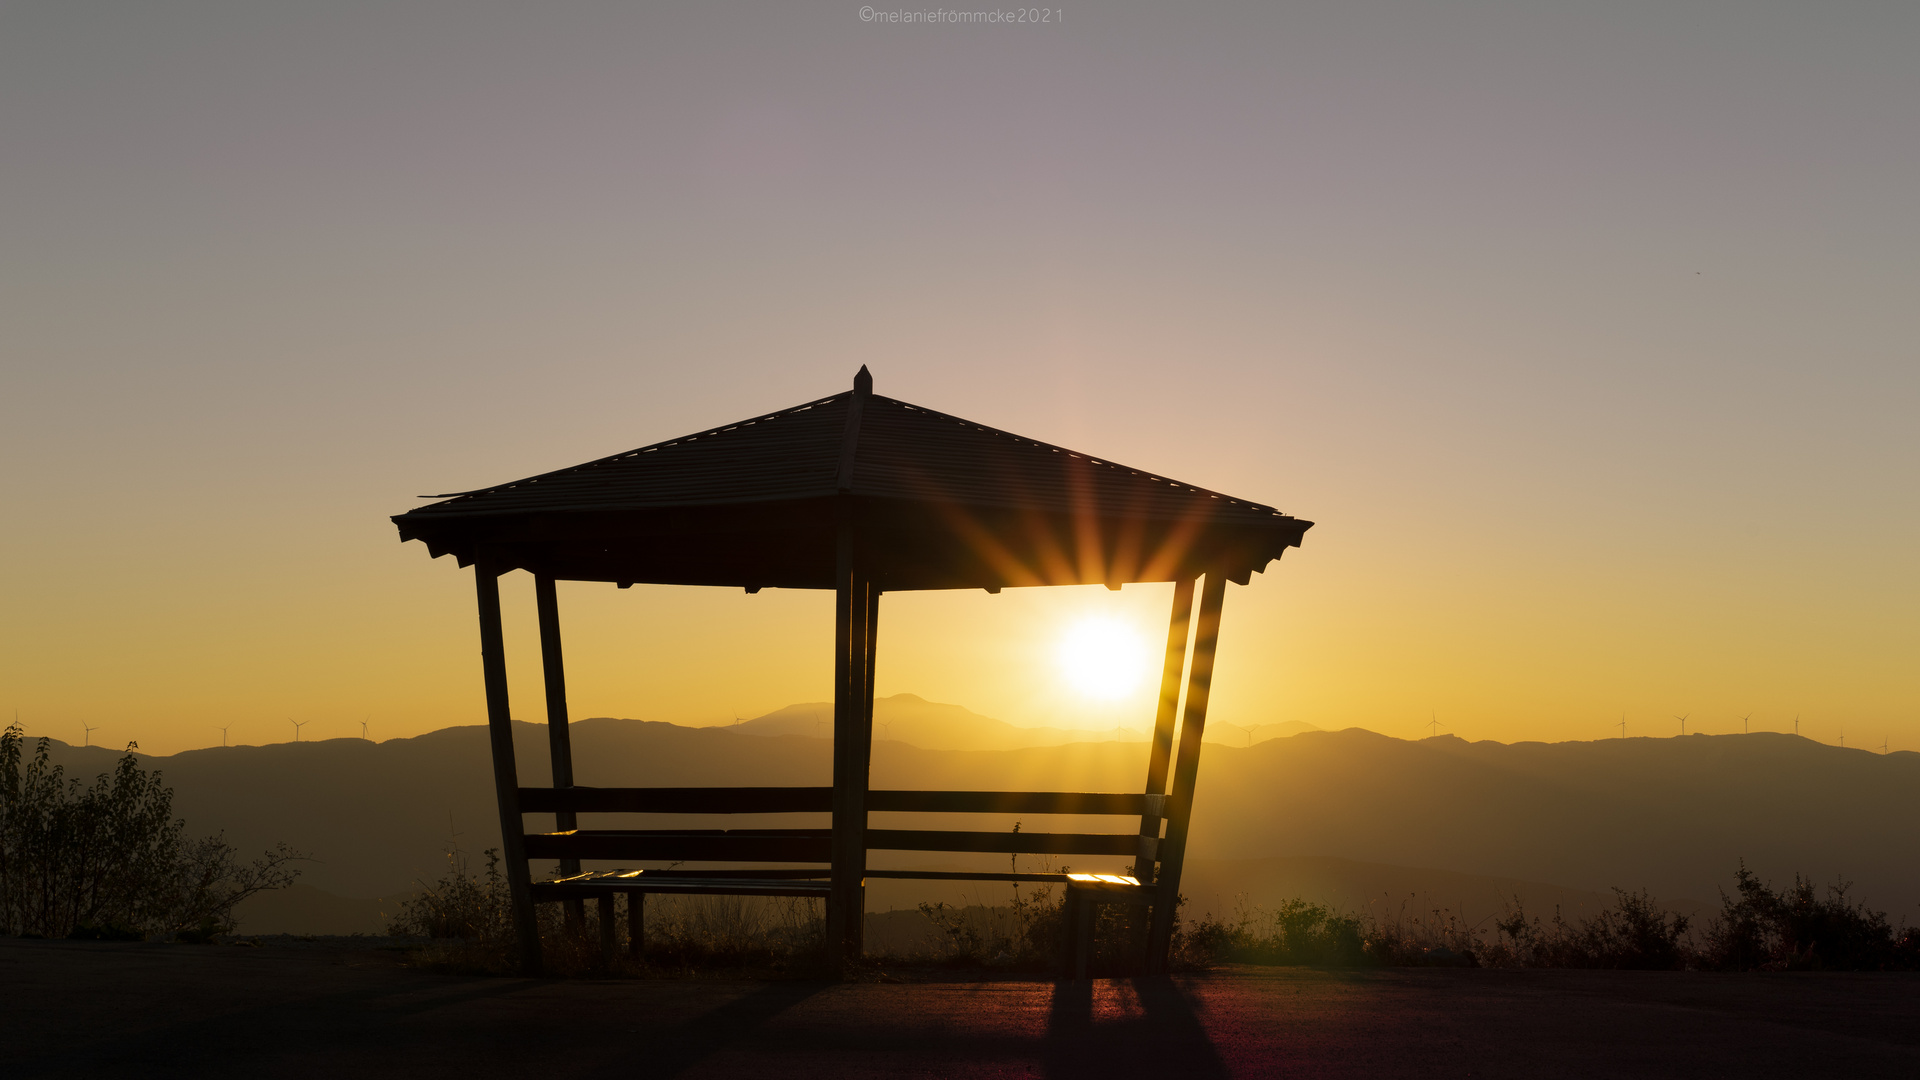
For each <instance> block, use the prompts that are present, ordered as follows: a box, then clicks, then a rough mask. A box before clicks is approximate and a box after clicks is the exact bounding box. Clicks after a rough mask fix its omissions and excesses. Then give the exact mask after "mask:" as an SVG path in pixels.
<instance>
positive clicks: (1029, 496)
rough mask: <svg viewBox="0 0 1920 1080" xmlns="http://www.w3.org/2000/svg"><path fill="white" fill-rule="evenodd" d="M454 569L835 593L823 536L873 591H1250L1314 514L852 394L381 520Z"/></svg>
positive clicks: (868, 393) (863, 377) (831, 558)
mask: <svg viewBox="0 0 1920 1080" xmlns="http://www.w3.org/2000/svg"><path fill="white" fill-rule="evenodd" d="M393 521H394V523H395V524H396V525H398V526H399V529H400V536H401V539H402V540H416V539H417V540H422V541H425V542H426V544H427V547H428V549H429V550H430V551H431V552H432V553H433V554H434V555H435V556H436V557H437V556H440V555H445V554H452V555H454V556H456V557H457V558H458V559H459V561H460V563H461V564H462V565H465V564H467V563H469V562H471V561H473V560H474V559H475V558H476V557H477V555H478V552H479V550H480V549H481V548H482V547H484V548H485V549H486V558H487V559H488V561H489V562H492V563H497V564H499V565H500V566H501V567H502V568H505V569H513V568H523V569H527V570H532V571H534V572H536V573H542V574H548V575H551V576H553V577H555V578H560V579H567V580H593V581H614V582H619V583H621V584H630V583H633V582H657V583H666V584H703V585H734V586H744V587H746V588H749V589H758V588H761V587H766V586H772V587H787V588H831V587H832V586H833V574H834V565H835V558H836V551H837V546H836V545H837V538H838V536H839V535H840V530H841V529H842V528H843V527H844V526H851V527H852V529H853V530H854V533H855V535H856V536H857V537H858V540H857V543H858V545H859V550H860V552H861V555H860V558H861V560H862V562H863V564H864V565H865V566H867V567H868V571H869V573H870V575H871V576H872V578H873V580H874V581H875V582H876V583H877V584H879V585H880V586H881V587H882V588H885V589H926V588H988V589H995V590H997V589H999V588H1001V587H1002V586H1017V585H1063V584H1083V583H1105V584H1108V585H1112V586H1116V587H1117V586H1118V585H1119V584H1121V583H1122V582H1126V581H1166V580H1173V579H1175V578H1181V577H1190V576H1193V575H1194V574H1196V573H1204V572H1208V571H1215V572H1220V573H1224V574H1226V575H1227V576H1228V577H1230V578H1232V579H1233V580H1236V581H1240V582H1243V583H1244V582H1245V581H1246V580H1247V577H1248V575H1250V574H1251V573H1254V572H1256V571H1259V570H1261V569H1264V568H1265V566H1266V564H1267V563H1268V562H1269V561H1271V560H1273V559H1276V558H1279V557H1280V554H1281V552H1282V551H1284V550H1285V549H1286V548H1288V547H1297V546H1299V543H1300V538H1301V536H1302V534H1304V533H1305V531H1306V530H1307V529H1308V528H1309V527H1311V525H1312V524H1313V523H1312V522H1309V521H1302V520H1300V519H1298V518H1294V517H1289V516H1287V515H1286V514H1283V513H1281V512H1280V511H1278V510H1275V509H1274V508H1272V507H1270V506H1263V505H1261V504H1258V503H1253V502H1248V501H1246V500H1242V499H1234V498H1230V497H1228V496H1226V495H1222V494H1219V493H1217V492H1213V491H1207V490H1205V489H1203V488H1197V487H1194V486H1193V485H1191V484H1183V483H1180V482H1178V481H1174V480H1169V479H1167V478H1166V477H1163V476H1157V475H1154V474H1152V473H1148V472H1145V471H1142V470H1139V469H1132V468H1128V467H1126V466H1123V465H1117V464H1114V463H1113V462H1109V461H1104V460H1101V459H1098V458H1094V457H1091V456H1089V455H1086V454H1079V453H1075V452H1073V451H1071V450H1067V449H1064V448H1062V447H1058V446H1053V445H1050V444H1048V443H1043V442H1040V441H1038V440H1035V439H1029V438H1025V437H1023V436H1019V435H1013V434H1010V433H1008V432H1005V431H999V430H996V429H994V428H990V427H987V426H985V425H983V424H976V423H974V422H972V421H970V420H962V419H960V418H959V417H956V416H949V415H947V414H945V413H939V412H935V411H933V410H931V409H926V408H922V407H920V406H918V405H912V404H909V403H907V402H904V401H899V400H897V399H894V398H889V397H882V396H880V395H878V394H874V393H872V379H871V377H870V376H869V375H868V374H867V371H866V369H865V368H861V369H860V374H859V375H858V376H857V377H856V378H855V380H854V389H853V390H852V391H850V392H847V393H841V394H836V395H834V396H832V397H828V398H821V399H820V400H818V401H810V402H807V403H805V404H802V405H796V406H794V407H792V408H789V409H783V410H781V411H779V412H775V413H769V414H767V415H765V416H756V417H754V418H752V419H749V420H742V421H740V422H738V423H735V424H729V425H727V426H725V427H720V428H714V429H712V430H710V431H703V432H700V433H698V434H694V435H687V436H684V437H682V438H678V439H672V440H669V441H667V442H661V443H655V444H653V445H651V446H643V447H641V448H639V449H637V450H630V451H627V452H626V453H623V454H615V455H613V456H612V457H605V458H600V459H599V460H596V461H589V462H586V463H584V464H580V465H575V466H573V467H571V468H566V469H559V470H556V471H554V472H549V473H543V474H541V475H539V476H533V477H528V478H526V479H524V480H516V481H513V482H511V483H506V484H500V485H498V486H495V487H489V488H482V489H480V490H477V491H470V492H464V493H461V494H458V495H453V496H449V497H446V499H445V501H443V502H437V503H433V504H431V505H428V506H423V507H420V508H418V509H415V510H412V511H409V512H407V513H405V514H400V515H398V516H396V517H395V518H394V519H393Z"/></svg>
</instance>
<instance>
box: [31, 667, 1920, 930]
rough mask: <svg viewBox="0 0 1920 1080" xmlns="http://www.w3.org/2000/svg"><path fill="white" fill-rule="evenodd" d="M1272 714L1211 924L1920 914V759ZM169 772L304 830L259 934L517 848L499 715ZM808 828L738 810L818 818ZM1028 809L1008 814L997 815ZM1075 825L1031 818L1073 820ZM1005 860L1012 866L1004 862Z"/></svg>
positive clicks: (992, 771)
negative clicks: (1370, 918)
mask: <svg viewBox="0 0 1920 1080" xmlns="http://www.w3.org/2000/svg"><path fill="white" fill-rule="evenodd" d="M875 712H876V722H875V737H876V741H875V744H874V749H873V772H872V777H873V779H872V784H873V786H874V787H875V788H893V787H898V788H938V789H945V788H955V789H981V790H1011V789H1028V790H1087V791H1130V790H1138V788H1139V786H1140V784H1141V781H1142V779H1143V777H1142V770H1143V768H1144V762H1145V759H1146V753H1145V745H1144V740H1143V738H1142V737H1141V735H1139V734H1138V733H1129V732H1124V731H1122V732H1120V733H1118V737H1117V738H1116V733H1113V732H1108V733H1105V734H1104V736H1103V735H1101V733H1089V732H1059V731H1036V730H1034V729H1023V728H1018V727H1014V726H1012V725H1008V724H1003V723H1001V722H999V721H996V720H993V719H991V718H988V717H983V716H979V715H977V714H974V713H971V712H969V711H967V710H965V709H963V708H961V707H959V706H954V705H942V704H937V703H932V702H927V701H924V700H922V699H920V698H918V697H915V696H913V695H906V694H903V695H898V696H895V697H891V698H882V699H880V700H879V701H878V702H877V703H876V710H875ZM831 716H832V712H831V709H830V708H827V707H825V706H823V705H819V704H797V705H793V706H789V707H788V708H785V709H781V710H777V711H775V712H773V713H769V714H767V715H766V716H762V717H757V718H754V719H751V720H746V721H743V722H742V723H740V724H738V725H735V726H723V727H705V728H691V727H684V726H679V725H675V724H670V723H663V722H650V721H644V720H633V719H616V718H604V717H603V718H594V719H587V720H581V721H577V722H576V723H574V724H573V725H572V732H571V734H572V740H573V746H574V760H575V763H576V764H575V768H576V774H577V782H579V783H581V784H585V785H590V786H619V785H633V786H646V785H660V786H675V785H686V786H706V785H714V786H726V785H769V786H779V785H795V786H798V785H824V784H826V783H828V782H829V776H830V770H831V765H830V752H831V741H830V736H831V727H832V725H831ZM1272 727H1273V729H1274V731H1273V734H1272V736H1271V737H1265V738H1262V739H1260V740H1259V741H1254V742H1252V744H1251V745H1234V744H1235V743H1236V742H1240V741H1243V740H1244V739H1246V738H1248V736H1246V735H1244V734H1243V732H1242V730H1241V729H1231V730H1228V731H1225V732H1216V731H1211V730H1210V731H1209V735H1210V736H1214V737H1215V738H1218V739H1221V740H1223V741H1213V740H1211V739H1210V743H1209V745H1208V747H1207V750H1206V754H1205V756H1204V757H1203V760H1202V764H1201V783H1200V787H1199V795H1198V798H1197V800H1196V805H1195V810H1194V815H1195V816H1194V833H1193V840H1192V844H1193V846H1192V849H1191V852H1192V859H1193V862H1192V864H1191V868H1190V871H1189V878H1188V882H1187V885H1186V886H1185V888H1184V891H1185V892H1186V893H1187V895H1188V896H1189V897H1191V898H1192V910H1193V911H1194V912H1195V913H1196V914H1198V913H1203V912H1206V911H1212V912H1214V913H1216V914H1221V915H1226V914H1230V913H1231V912H1232V911H1233V910H1234V909H1235V907H1236V906H1239V905H1241V904H1251V905H1264V906H1272V905H1274V904H1277V903H1279V902H1281V901H1283V900H1286V899H1290V898H1293V897H1295V896H1299V897H1302V898H1305V899H1308V900H1313V901H1322V902H1329V903H1333V904H1336V905H1338V906H1342V907H1347V908H1351V909H1360V908H1367V909H1369V910H1372V911H1374V912H1375V913H1377V914H1389V913H1391V910H1392V909H1395V908H1399V907H1404V908H1405V909H1406V910H1408V911H1413V912H1422V911H1424V910H1426V909H1428V908H1430V907H1435V906H1441V907H1446V908H1448V909H1451V910H1453V911H1455V912H1458V913H1462V914H1464V915H1465V916H1466V917H1468V918H1469V919H1479V918H1481V917H1484V916H1488V915H1497V914H1500V912H1501V910H1502V908H1503V906H1504V905H1505V904H1506V903H1509V902H1511V901H1512V900H1514V899H1515V898H1516V897H1517V898H1518V899H1520V900H1521V901H1522V902H1523V903H1524V904H1525V905H1526V907H1527V909H1528V910H1529V911H1530V912H1532V913H1536V914H1540V915H1543V916H1546V915H1551V913H1552V911H1553V909H1554V907H1555V906H1560V907H1562V908H1563V909H1564V910H1565V911H1566V912H1567V914H1569V915H1576V914H1580V913H1582V912H1583V911H1590V910H1592V909H1593V908H1594V907H1595V906H1596V905H1600V904H1604V903H1606V902H1607V901H1609V900H1610V899H1611V892H1610V890H1611V888H1613V887H1615V886H1618V887H1621V888H1626V889H1630V890H1637V889H1640V888H1646V889H1649V890H1650V891H1651V892H1652V893H1653V895H1654V896H1655V897H1656V898H1658V899H1660V900H1661V901H1663V902H1664V903H1666V904H1667V905H1668V906H1670V907H1673V908H1674V909H1676V910H1691V911H1701V910H1703V909H1706V908H1710V907H1717V897H1718V895H1719V890H1721V889H1725V888H1731V882H1732V877H1733V873H1734V870H1735V869H1736V867H1737V866H1738V865H1739V863H1740V861H1741V860H1744V861H1745V863H1746V865H1747V866H1748V867H1750V868H1751V869H1753V870H1754V871H1755V872H1756V873H1758V874H1759V875H1760V876H1761V877H1762V878H1768V879H1772V880H1774V881H1775V882H1776V883H1782V882H1789V881H1791V879H1792V876H1793V875H1794V874H1795V873H1796V872H1798V873H1804V874H1807V875H1808V876H1810V877H1811V878H1812V879H1813V880H1814V881H1815V882H1816V883H1817V884H1821V885H1825V884H1828V883H1831V882H1834V881H1836V880H1840V879H1845V880H1848V881H1851V882H1853V888H1852V891H1851V893H1850V895H1851V896H1853V897H1855V898H1857V899H1861V900H1864V901H1866V902H1867V903H1869V904H1871V905H1872V906H1874V907H1876V908H1879V909H1883V910H1886V911H1887V912H1888V913H1889V916H1890V918H1891V919H1892V920H1893V921H1894V922H1895V923H1896V924H1898V923H1900V922H1902V921H1905V922H1908V923H1913V922H1920V865H1916V864H1915V862H1914V860H1913V859H1912V858H1911V853H1912V852H1913V851H1915V850H1920V754H1915V753H1912V752H1904V751H1903V752H1895V753H1890V754H1876V753H1871V752H1868V751H1865V750H1860V749H1841V748H1838V747H1832V746H1826V745H1823V744H1820V743H1817V742H1814V741H1812V740H1810V739H1805V738H1800V737H1798V736H1794V735H1783V734H1776V733H1770V732H1756V733H1753V734H1750V735H1689V736H1686V737H1669V738H1643V737H1632V738H1625V739H1610V740H1600V741H1595V742H1561V743H1513V744H1505V743H1498V742H1491V741H1481V742H1467V741H1464V740H1461V739H1459V738H1456V737H1453V736H1450V735H1440V736H1437V737H1429V738H1425V739H1418V740H1405V739H1398V738H1392V737H1389V736H1386V735H1381V734H1377V733H1374V732H1370V731H1365V730H1362V729H1357V728H1350V729H1347V730H1343V731H1319V730H1301V729H1302V728H1306V727H1307V725H1300V724H1294V725H1273V726H1272ZM514 735H515V747H516V754H517V756H518V760H519V771H520V776H521V779H522V782H523V783H527V784H533V785H538V784H542V783H545V782H546V777H547V776H548V775H549V770H550V763H549V759H548V757H547V733H546V729H545V726H544V725H541V724H529V723H516V724H515V725H514ZM117 756H118V754H117V752H115V751H111V750H108V749H105V748H100V747H92V748H82V747H73V746H70V745H67V744H55V747H54V760H55V761H56V762H57V763H60V764H63V765H65V766H66V768H67V771H68V773H69V774H70V775H74V776H82V777H91V776H93V775H94V774H96V773H99V772H103V771H106V770H107V769H108V768H109V767H110V766H111V763H112V761H113V760H114V759H115V758H116V757H117ZM143 764H145V765H147V766H148V767H152V768H158V769H161V770H163V772H164V775H165V778H166V782H167V783H168V784H169V785H170V786H172V787H173V788H174V789H175V792H176V795H175V804H174V805H175V812H176V813H177V814H178V815H180V816H181V817H183V818H184V819H185V820H186V822H187V825H188V830H189V832H192V833H196V834H197V833H206V832H213V831H224V832H225V834H226V836H227V839H228V840H229V841H231V842H232V843H234V844H235V845H236V846H237V847H239V848H240V849H241V850H242V851H250V850H255V849H260V848H264V847H265V846H267V845H269V844H271V843H273V842H275V841H278V840H285V841H287V842H288V843H290V844H292V845H293V846H294V847H296V848H298V849H300V850H303V851H306V852H309V853H311V854H312V855H313V856H314V861H313V862H311V863H308V864H306V865H305V868H304V872H303V876H302V878H301V882H300V884H299V885H298V886H296V888H295V889H294V890H291V891H290V892H289V893H288V894H282V895H280V896H273V895H268V896H264V897H260V898H256V900H254V901H252V902H250V904H249V905H248V906H247V907H244V908H242V910H241V912H240V915H241V918H242V922H243V926H242V929H243V930H246V931H249V932H256V933H257V932H273V931H279V930H289V931H302V932H321V931H324V932H345V931H349V930H355V931H365V932H374V931H378V930H379V929H381V928H382V927H383V925H384V924H383V923H382V922H381V921H380V918H379V916H380V914H381V913H382V912H385V913H388V914H391V913H392V912H393V910H394V909H395V905H396V904H397V902H398V898H399V897H401V896H404V895H406V894H408V893H409V892H411V891H412V890H413V889H415V888H417V887H418V886H419V885H420V883H421V882H424V881H431V880H434V879H436V878H438V877H439V876H440V875H441V874H443V873H444V872H445V868H446V851H447V848H448V846H449V843H450V842H452V843H455V844H457V846H458V847H459V848H460V849H461V850H463V851H465V852H466V853H468V855H469V856H470V857H471V858H472V862H473V864H474V865H475V866H478V865H479V855H480V853H481V852H482V851H483V850H484V849H486V848H489V847H495V846H497V845H498V844H499V828H498V820H499V819H498V814H497V811H496V810H495V808H494V802H493V788H492V773H491V766H490V764H489V757H488V743H487V733H486V729H485V728H484V727H483V726H477V725H476V726H471V727H456V728H448V729H444V730H441V731H436V732H433V733H431V734H427V735H422V736H418V737H414V738H406V739H391V740H387V741H385V742H380V743H373V742H368V741H366V740H363V739H352V738H349V739H329V740H325V741H319V742H300V743H276V744H270V745H266V746H235V747H216V748H210V749H203V750H191V751H185V752H182V753H178V754H174V755H171V756H167V757H155V758H148V759H146V760H145V761H144V762H143ZM530 817H531V818H532V820H534V821H536V822H537V821H538V820H539V818H538V817H537V816H533V815H530ZM608 817H609V818H610V819H617V817H618V816H616V815H609V816H608ZM804 817H805V815H786V816H782V817H780V818H777V819H776V818H766V819H759V818H753V817H751V816H743V817H733V818H731V819H729V822H730V824H732V825H735V826H748V825H752V824H755V823H764V824H774V823H776V822H777V823H778V824H780V825H782V826H785V827H795V826H804V825H807V824H811V822H808V821H803V820H802V818H804ZM889 817H894V818H899V819H902V820H904V819H910V818H914V817H916V815H876V823H879V821H880V819H882V818H889ZM676 820H677V821H679V822H681V823H683V824H686V825H687V826H689V827H702V821H703V819H700V818H696V817H684V818H677V819H676ZM1015 820H1016V819H1015V818H1013V817H1007V818H1006V819H1005V820H1000V818H999V817H988V818H985V819H983V820H982V821H981V823H980V825H979V827H980V828H984V829H996V828H1001V829H1005V828H1011V827H1012V825H1013V823H1014V821H1015ZM1074 820H1075V819H1071V818H1061V819H1053V820H1050V821H1044V822H1043V821H1036V820H1031V819H1029V820H1027V821H1025V822H1023V827H1024V828H1026V829H1028V830H1045V829H1057V830H1067V829H1071V828H1074V827H1075V824H1074ZM718 824H719V821H718V819H712V820H711V821H710V822H709V823H707V824H706V825H705V827H715V826H717V825H718ZM818 824H822V825H824V824H825V818H824V815H822V816H821V820H820V821H819V822H818ZM1083 824H1084V825H1085V826H1087V827H1091V828H1096V829H1101V828H1105V827H1106V826H1107V824H1110V823H1101V822H1097V821H1094V820H1091V819H1087V820H1084V822H1083ZM904 827H913V826H912V825H906V826H904ZM922 827H924V826H922ZM902 858H903V856H902V855H901V854H900V853H892V852H885V853H876V854H875V855H874V856H872V857H871V861H872V864H873V865H876V866H878V865H898V866H913V867H918V868H933V867H936V866H945V867H962V866H968V865H972V864H968V863H966V862H965V861H964V860H965V859H966V858H967V857H966V856H953V857H952V861H950V862H941V863H937V864H936V863H934V862H930V861H928V857H927V856H920V857H917V858H916V859H915V860H914V861H911V862H901V861H899V860H900V859H902ZM981 858H985V859H988V860H989V861H990V862H991V863H992V864H993V865H998V863H999V859H1000V858H1001V857H981ZM888 860H893V861H891V862H889V861H888ZM1108 861H1112V862H1114V863H1115V865H1114V866H1111V867H1109V866H1106V865H1104V864H1102V865H1097V866H1096V865H1094V864H1095V863H1101V862H1102V861H1101V860H1098V859H1089V860H1088V861H1087V865H1085V866H1079V867H1076V869H1096V870H1109V869H1113V870H1118V869H1121V867H1120V866H1119V863H1120V862H1121V860H1108ZM997 888H998V887H994V886H976V885H970V886H967V887H966V889H965V890H964V891H962V890H959V889H957V888H954V889H948V888H943V887H928V886H926V885H924V883H908V882H892V881H887V882H879V881H876V882H875V883H873V885H872V886H871V887H870V888H869V890H868V906H869V908H870V909H871V910H878V911H884V910H888V909H889V908H893V907H902V908H910V907H912V906H913V905H914V904H915V903H916V902H918V901H919V900H921V899H926V900H945V901H947V902H949V903H953V902H975V901H979V902H988V903H997V902H1001V899H1000V898H999V894H998V892H997V891H995V890H996V889H997Z"/></svg>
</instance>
